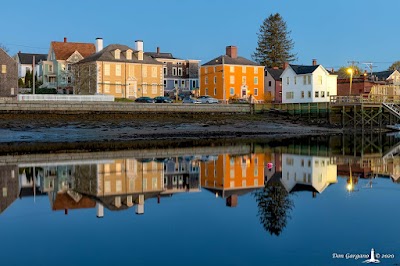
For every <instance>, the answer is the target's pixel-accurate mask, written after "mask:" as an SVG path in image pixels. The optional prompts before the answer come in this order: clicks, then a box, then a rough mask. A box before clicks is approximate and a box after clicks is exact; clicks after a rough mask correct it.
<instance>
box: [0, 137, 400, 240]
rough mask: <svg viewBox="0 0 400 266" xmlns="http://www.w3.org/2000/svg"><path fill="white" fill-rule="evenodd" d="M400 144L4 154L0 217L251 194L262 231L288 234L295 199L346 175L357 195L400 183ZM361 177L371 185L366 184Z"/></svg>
mask: <svg viewBox="0 0 400 266" xmlns="http://www.w3.org/2000/svg"><path fill="white" fill-rule="evenodd" d="M360 143H361V144H360ZM366 143H369V144H366ZM357 147H358V148H357ZM360 147H361V148H360ZM399 147H400V146H399V144H398V139H396V138H394V137H385V136H381V135H380V137H378V138H377V137H375V136H374V137H373V138H372V139H369V140H359V139H357V138H351V137H349V138H344V137H343V136H340V137H330V138H317V139H312V138H306V139H301V140H299V139H297V140H293V141H290V140H289V141H288V140H286V141H285V143H278V145H277V144H276V143H273V145H272V144H268V145H265V144H262V145H258V144H257V143H251V144H243V145H232V146H229V145H228V146H219V147H194V148H181V149H179V148H176V149H164V150H138V151H123V152H104V153H94V154H82V153H77V154H67V155H62V154H50V155H41V156H35V155H32V156H29V155H27V156H3V157H1V158H0V162H4V163H2V165H1V166H0V174H1V178H0V187H1V189H2V195H1V196H2V197H1V201H0V213H2V212H4V210H5V209H6V208H7V207H8V206H10V205H11V204H12V203H13V202H14V201H15V200H16V199H17V198H23V197H32V198H33V199H35V198H36V197H41V196H48V198H49V202H50V208H51V209H52V210H53V211H64V213H65V214H68V212H69V211H72V210H76V209H83V208H93V215H94V216H97V217H99V218H101V217H104V216H105V209H107V210H110V211H112V212H116V211H122V210H127V209H131V208H134V212H135V213H136V214H145V202H146V201H147V200H148V199H151V198H155V199H156V200H157V202H158V203H160V202H161V201H162V198H163V197H166V196H172V195H174V194H176V193H196V192H200V191H202V190H205V191H207V192H210V193H208V195H209V196H211V197H216V198H217V199H215V202H216V204H217V203H218V202H219V201H220V200H221V199H223V200H224V201H225V205H226V206H227V207H237V206H240V197H241V196H243V195H245V194H250V193H251V194H252V195H253V196H254V199H255V204H256V205H257V207H258V217H259V220H260V223H261V224H262V226H263V227H264V228H265V230H267V231H268V232H269V233H270V234H272V235H280V234H281V233H282V231H283V230H284V228H285V227H286V226H287V225H288V223H289V221H290V217H291V211H292V210H293V209H294V208H295V199H294V198H293V196H292V195H293V194H296V193H297V194H298V193H309V194H310V195H311V196H312V197H313V198H318V194H322V193H325V191H327V190H328V188H329V187H330V186H336V184H338V183H340V182H338V179H339V178H343V179H345V180H346V184H347V189H348V190H349V191H352V192H356V191H359V190H360V189H362V188H367V187H368V188H373V185H374V182H375V180H376V178H390V179H391V180H392V181H393V182H395V183H398V182H400V162H399V160H400V156H398V154H399V152H400V148H399ZM360 180H365V181H366V182H363V183H366V184H364V185H363V186H361V185H360V184H359V183H360ZM349 188H350V189H349ZM343 190H344V191H345V190H346V188H343ZM194 197H195V196H194Z"/></svg>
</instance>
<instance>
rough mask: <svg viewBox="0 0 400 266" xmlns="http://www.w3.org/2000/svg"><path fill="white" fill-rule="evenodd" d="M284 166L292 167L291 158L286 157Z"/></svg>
mask: <svg viewBox="0 0 400 266" xmlns="http://www.w3.org/2000/svg"><path fill="white" fill-rule="evenodd" d="M286 164H287V165H293V158H290V157H287V158H286Z"/></svg>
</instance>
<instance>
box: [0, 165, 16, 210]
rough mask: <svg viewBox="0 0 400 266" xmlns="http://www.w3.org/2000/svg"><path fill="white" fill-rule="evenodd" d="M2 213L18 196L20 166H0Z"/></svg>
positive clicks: (0, 205)
mask: <svg viewBox="0 0 400 266" xmlns="http://www.w3.org/2000/svg"><path fill="white" fill-rule="evenodd" d="M0 189H1V194H0V214H1V213H3V211H4V210H5V209H7V207H8V206H10V205H11V204H12V203H13V202H14V201H15V200H16V199H17V197H18V192H19V189H18V167H17V166H13V165H7V166H0Z"/></svg>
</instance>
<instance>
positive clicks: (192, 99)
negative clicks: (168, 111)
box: [182, 97, 201, 103]
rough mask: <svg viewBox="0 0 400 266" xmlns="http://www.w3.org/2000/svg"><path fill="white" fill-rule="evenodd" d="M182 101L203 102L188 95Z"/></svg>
mask: <svg viewBox="0 0 400 266" xmlns="http://www.w3.org/2000/svg"><path fill="white" fill-rule="evenodd" d="M182 103H201V101H199V100H197V99H195V98H191V97H186V98H184V99H183V100H182Z"/></svg>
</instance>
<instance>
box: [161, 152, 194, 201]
mask: <svg viewBox="0 0 400 266" xmlns="http://www.w3.org/2000/svg"><path fill="white" fill-rule="evenodd" d="M189 191H190V192H193V191H200V167H199V162H198V161H197V160H192V158H185V157H177V158H169V159H167V160H165V162H164V192H163V193H162V194H172V193H177V192H189Z"/></svg>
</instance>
